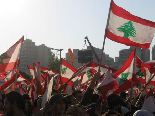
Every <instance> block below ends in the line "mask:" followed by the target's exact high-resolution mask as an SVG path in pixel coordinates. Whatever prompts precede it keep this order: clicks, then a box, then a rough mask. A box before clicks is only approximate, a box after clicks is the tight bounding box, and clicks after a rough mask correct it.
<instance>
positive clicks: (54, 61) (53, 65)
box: [48, 54, 60, 73]
mask: <svg viewBox="0 0 155 116" xmlns="http://www.w3.org/2000/svg"><path fill="white" fill-rule="evenodd" d="M48 68H49V69H51V70H53V71H55V72H58V73H59V72H60V59H58V57H57V56H56V55H55V54H52V57H51V59H49V61H48Z"/></svg>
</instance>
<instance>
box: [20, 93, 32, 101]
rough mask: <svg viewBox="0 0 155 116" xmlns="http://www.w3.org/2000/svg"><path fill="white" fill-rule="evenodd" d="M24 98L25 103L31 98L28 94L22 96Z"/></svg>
mask: <svg viewBox="0 0 155 116" xmlns="http://www.w3.org/2000/svg"><path fill="white" fill-rule="evenodd" d="M22 97H23V99H24V101H25V100H30V97H29V95H28V94H24V95H22Z"/></svg>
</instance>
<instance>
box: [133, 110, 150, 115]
mask: <svg viewBox="0 0 155 116" xmlns="http://www.w3.org/2000/svg"><path fill="white" fill-rule="evenodd" d="M133 116H153V115H152V114H151V113H150V112H149V111H147V110H137V111H136V112H135V113H134V114H133Z"/></svg>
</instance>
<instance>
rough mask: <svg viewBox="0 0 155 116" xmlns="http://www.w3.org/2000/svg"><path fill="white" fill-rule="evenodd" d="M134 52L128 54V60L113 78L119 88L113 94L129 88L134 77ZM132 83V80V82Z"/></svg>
mask: <svg viewBox="0 0 155 116" xmlns="http://www.w3.org/2000/svg"><path fill="white" fill-rule="evenodd" d="M134 56H135V50H134V51H133V52H132V53H131V54H130V56H129V58H128V59H127V60H126V62H125V63H124V65H123V66H122V68H121V69H119V70H118V71H117V72H116V73H115V74H113V77H114V78H115V80H116V82H117V84H118V85H119V88H118V89H116V90H115V91H114V93H115V94H119V93H121V92H122V91H125V90H126V89H129V88H130V87H131V82H132V79H133V76H135V75H134V67H135V60H134ZM133 81H134V80H133Z"/></svg>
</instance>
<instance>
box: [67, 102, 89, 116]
mask: <svg viewBox="0 0 155 116" xmlns="http://www.w3.org/2000/svg"><path fill="white" fill-rule="evenodd" d="M86 110H87V107H86V106H82V105H79V104H77V105H73V106H70V107H69V108H68V110H67V112H66V115H65V116H88V114H87V112H86Z"/></svg>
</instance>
